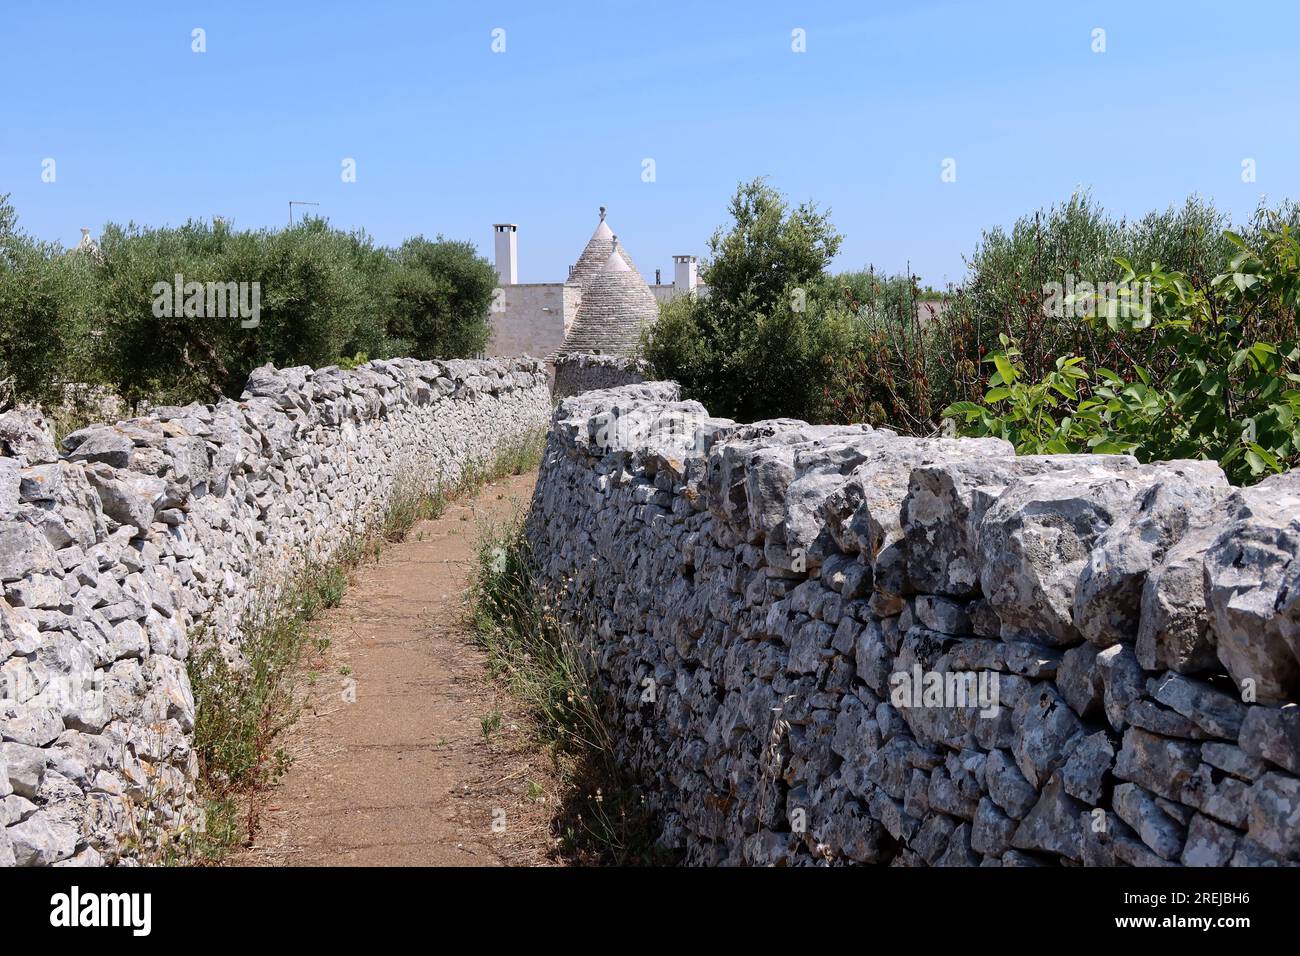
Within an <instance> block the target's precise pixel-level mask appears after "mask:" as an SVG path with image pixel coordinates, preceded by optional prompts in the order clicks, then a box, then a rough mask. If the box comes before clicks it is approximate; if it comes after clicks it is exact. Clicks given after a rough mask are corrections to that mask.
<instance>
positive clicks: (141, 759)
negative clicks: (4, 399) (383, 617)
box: [0, 359, 551, 866]
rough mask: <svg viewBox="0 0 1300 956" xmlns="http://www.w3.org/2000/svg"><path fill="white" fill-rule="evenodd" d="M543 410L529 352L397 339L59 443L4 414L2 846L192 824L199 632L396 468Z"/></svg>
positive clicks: (336, 538)
mask: <svg viewBox="0 0 1300 956" xmlns="http://www.w3.org/2000/svg"><path fill="white" fill-rule="evenodd" d="M550 410H551V400H550V389H549V381H548V376H547V374H546V371H545V368H544V367H543V366H542V365H541V364H540V363H538V362H535V361H532V360H530V359H524V360H500V361H497V360H492V361H475V362H470V361H448V362H438V363H432V362H419V361H415V360H411V359H395V360H391V361H377V362H370V363H368V364H366V365H364V366H361V367H360V368H358V369H355V370H352V371H342V370H340V369H337V368H326V369H319V370H312V369H309V368H291V369H281V370H276V369H274V368H271V367H270V366H267V367H264V368H260V369H258V370H257V371H255V372H254V373H253V375H252V376H251V377H250V379H249V382H248V386H247V390H246V392H245V393H244V395H243V396H242V397H241V398H240V399H239V400H238V401H233V400H222V401H220V402H218V403H217V404H215V405H188V406H185V407H169V408H154V409H153V410H152V412H151V414H150V415H149V416H148V417H145V418H137V419H133V420H131V421H123V422H119V423H117V424H116V425H109V426H97V427H93V428H87V429H84V430H82V431H79V432H76V433H75V434H73V435H71V436H69V437H68V438H67V439H66V440H65V442H64V449H65V454H63V455H59V454H57V453H55V451H54V448H53V446H52V444H51V443H50V442H49V440H48V436H47V435H45V434H44V432H43V430H42V427H41V423H40V422H39V420H37V419H35V418H33V417H31V416H27V417H26V418H24V417H23V416H22V415H21V414H18V413H14V414H11V415H10V416H6V417H4V418H3V419H0V452H2V453H3V455H4V457H0V587H3V597H2V598H0V866H2V865H13V864H15V863H16V864H18V865H51V864H52V865H69V864H99V863H113V862H123V863H129V862H134V861H136V860H137V859H140V858H141V856H142V855H141V854H140V853H139V852H138V850H139V849H141V848H143V849H147V848H148V845H149V843H150V841H151V840H154V839H156V837H157V835H159V834H164V833H168V832H172V831H175V830H176V829H177V828H179V827H182V826H186V825H195V824H196V823H197V822H198V812H197V808H196V806H195V801H194V796H195V794H194V781H195V773H196V760H195V755H194V752H193V747H192V743H193V728H194V721H195V712H194V698H193V694H192V690H191V686H190V681H189V677H188V675H187V670H186V659H187V657H188V656H189V655H190V653H191V650H192V648H193V644H194V642H195V640H196V639H198V638H199V636H200V634H201V635H202V639H203V640H213V641H217V642H219V644H220V646H221V647H222V648H223V650H224V652H225V653H226V656H227V657H228V658H229V659H231V660H232V661H234V662H236V663H238V661H239V658H240V650H239V643H240V637H241V635H242V634H243V633H244V632H245V631H244V627H245V624H246V622H247V621H248V620H249V618H250V616H252V615H254V614H255V613H257V612H258V609H259V608H266V607H269V606H272V605H273V604H274V602H275V600H276V598H277V596H278V593H279V590H280V588H281V587H282V586H283V585H284V583H285V582H286V581H287V580H289V579H290V578H291V576H292V575H293V574H294V573H295V572H296V571H297V570H299V569H301V568H303V567H304V566H305V565H306V563H307V562H323V561H325V560H327V559H328V558H329V557H330V555H331V554H333V552H334V551H335V549H337V548H338V546H339V545H340V544H342V543H343V542H345V541H347V540H349V539H350V538H352V537H353V536H354V535H356V534H357V533H358V532H361V531H363V530H364V529H366V528H367V527H368V526H370V525H372V524H373V523H374V522H376V521H378V520H379V519H380V518H381V517H382V515H383V514H384V512H385V510H386V507H387V505H388V502H389V500H390V498H391V496H392V495H393V493H394V490H395V489H398V488H401V489H414V488H415V487H417V486H419V487H423V488H425V489H431V488H432V487H433V486H435V485H436V484H438V483H439V482H454V481H455V480H456V479H457V478H458V477H460V475H461V474H462V473H463V472H464V469H465V468H466V467H467V465H469V464H470V463H472V462H484V461H486V460H488V459H490V458H491V457H492V455H493V453H494V451H495V450H496V449H497V448H499V447H500V446H501V445H502V443H504V442H506V441H510V440H512V439H516V438H518V437H520V436H521V435H522V434H523V433H524V432H526V431H528V430H531V429H540V428H544V427H545V425H546V421H547V416H548V415H549V414H550ZM144 858H147V855H145V857H144Z"/></svg>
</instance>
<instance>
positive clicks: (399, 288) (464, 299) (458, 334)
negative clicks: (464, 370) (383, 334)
mask: <svg viewBox="0 0 1300 956" xmlns="http://www.w3.org/2000/svg"><path fill="white" fill-rule="evenodd" d="M388 282H389V285H388V298H389V301H388V305H387V308H388V322H387V334H388V337H389V339H390V341H391V343H392V344H391V348H392V349H393V350H394V351H395V352H397V353H398V354H401V355H408V356H412V357H414V358H421V359H435V358H457V357H464V356H469V355H477V354H480V353H481V352H483V350H484V349H485V348H486V347H487V343H488V339H489V337H490V336H491V332H492V327H491V324H490V323H489V321H488V309H489V307H490V306H491V304H492V295H493V290H494V289H495V288H496V286H497V274H496V270H495V269H494V268H493V267H492V266H491V265H490V264H489V263H488V262H487V260H486V259H484V258H482V257H481V256H480V255H479V254H478V253H477V252H476V251H475V249H474V246H473V244H471V243H468V242H452V241H449V240H446V239H443V238H442V237H441V236H439V237H438V239H437V241H436V242H430V241H429V240H428V239H424V238H420V237H416V238H414V239H408V240H406V242H404V243H402V245H401V248H399V249H398V250H397V251H396V252H395V253H394V254H393V269H392V273H391V275H390V276H389V280H388Z"/></svg>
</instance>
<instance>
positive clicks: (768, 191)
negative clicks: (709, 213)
mask: <svg viewBox="0 0 1300 956" xmlns="http://www.w3.org/2000/svg"><path fill="white" fill-rule="evenodd" d="M729 211H730V215H731V220H732V221H731V224H730V226H729V227H727V228H725V229H724V228H719V229H718V230H717V231H716V232H715V233H714V234H713V237H712V238H711V239H710V240H709V250H710V255H709V257H708V258H707V260H706V261H705V263H704V267H703V279H704V282H705V283H706V284H707V285H708V287H709V293H708V295H707V296H704V297H698V298H697V297H690V298H679V299H676V300H674V301H673V302H672V303H670V304H668V305H666V306H665V307H664V308H663V309H662V311H661V314H660V318H659V321H658V322H657V323H656V324H655V325H654V326H653V327H652V328H651V329H650V330H648V331H647V333H646V337H645V339H644V341H643V351H644V354H645V357H646V359H647V360H648V361H649V362H650V364H651V366H652V368H653V369H654V372H655V374H656V375H657V376H658V377H661V378H671V379H674V380H676V381H677V382H679V383H681V385H682V389H683V392H684V394H685V395H687V396H688V397H691V398H696V399H699V400H700V401H702V402H703V403H704V404H705V405H706V406H708V408H709V410H710V411H712V412H713V413H714V414H716V415H727V416H730V417H732V418H737V419H740V420H743V421H753V420H756V419H761V418H774V417H778V416H792V417H797V418H807V419H812V420H824V418H825V416H826V415H827V413H828V407H829V406H828V403H829V391H828V389H829V385H830V383H831V381H832V375H831V366H830V363H829V362H828V356H830V355H833V354H838V353H842V352H843V351H844V350H846V349H848V348H849V347H850V345H851V335H850V333H851V328H850V325H849V321H848V314H847V312H846V310H844V309H843V308H842V306H840V304H839V302H838V301H837V300H836V298H835V292H834V289H833V287H832V285H831V283H830V282H829V280H828V278H827V275H826V268H827V266H828V265H829V264H830V261H831V259H832V258H834V256H835V253H836V252H837V251H838V249H839V247H840V242H841V237H840V235H839V234H838V233H837V232H836V231H835V229H834V227H833V226H832V225H831V222H830V218H829V216H828V215H827V214H826V213H823V212H820V211H818V210H817V208H816V207H815V206H813V205H812V204H810V203H804V204H802V205H800V206H797V207H795V208H790V206H789V205H788V204H787V202H786V200H785V198H784V197H783V196H781V194H780V193H778V192H777V191H776V190H774V189H772V188H771V187H770V186H768V185H767V184H766V183H765V182H764V181H763V180H762V179H757V180H754V181H753V182H750V183H744V184H742V185H741V186H740V187H739V188H738V189H737V191H736V194H735V196H734V197H733V198H732V200H731V204H730V208H729Z"/></svg>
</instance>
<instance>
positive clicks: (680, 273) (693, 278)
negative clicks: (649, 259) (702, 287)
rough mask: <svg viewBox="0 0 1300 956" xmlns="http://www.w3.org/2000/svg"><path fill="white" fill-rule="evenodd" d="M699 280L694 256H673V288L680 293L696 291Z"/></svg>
mask: <svg viewBox="0 0 1300 956" xmlns="http://www.w3.org/2000/svg"><path fill="white" fill-rule="evenodd" d="M699 281H700V280H699V278H698V277H697V275H696V265H695V257H694V256H673V289H675V290H676V292H677V294H678V295H683V294H685V293H687V292H692V291H694V289H695V287H696V286H697V285H699Z"/></svg>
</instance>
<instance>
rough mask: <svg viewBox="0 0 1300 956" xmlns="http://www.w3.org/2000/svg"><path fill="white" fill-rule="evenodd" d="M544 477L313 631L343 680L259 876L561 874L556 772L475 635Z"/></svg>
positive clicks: (404, 555)
mask: <svg viewBox="0 0 1300 956" xmlns="http://www.w3.org/2000/svg"><path fill="white" fill-rule="evenodd" d="M535 478H536V475H535V474H526V475H519V476H515V477H511V478H506V479H503V480H500V481H496V482H493V483H492V484H490V485H487V486H485V487H484V488H483V489H482V490H481V491H480V492H479V494H478V495H477V496H476V497H474V498H473V499H466V500H463V501H458V502H454V503H453V504H451V505H450V506H449V507H448V508H447V510H446V512H445V513H444V514H443V515H442V516H441V517H440V518H438V519H437V520H434V521H425V522H421V523H420V524H418V525H416V526H415V527H414V528H413V529H412V530H411V533H410V534H409V535H408V536H407V538H406V540H405V541H404V542H402V543H400V544H390V545H388V546H387V547H386V548H385V550H384V552H383V554H382V555H381V556H380V558H379V559H378V560H377V561H373V562H369V563H366V564H364V565H362V566H361V567H360V568H358V569H357V571H356V572H355V573H354V576H353V581H352V585H351V587H350V588H349V589H348V592H347V596H346V597H345V599H344V600H343V603H342V604H341V605H340V606H339V607H337V608H334V609H332V610H330V611H328V612H326V613H325V614H324V615H323V616H322V617H321V618H320V619H319V620H318V621H316V622H315V623H314V625H313V627H314V628H315V629H316V630H317V633H318V634H320V635H322V636H326V637H328V638H329V639H330V641H331V644H330V648H329V651H328V653H327V659H328V660H329V665H328V666H329V668H330V669H329V671H328V672H325V671H322V672H320V673H317V674H314V675H311V676H310V683H309V682H308V681H307V680H304V686H305V688H306V691H307V702H306V706H305V707H304V711H303V714H302V716H301V717H300V718H299V720H298V722H297V724H295V726H294V727H293V728H292V729H291V730H290V731H289V732H288V734H287V735H286V740H285V749H286V750H287V751H288V753H289V754H290V756H291V757H292V758H293V761H294V762H293V766H292V768H291V769H290V770H289V772H288V773H287V774H286V775H285V777H284V778H283V779H282V781H281V782H280V784H279V785H278V786H276V787H275V788H274V789H272V790H271V791H270V792H269V794H267V795H266V799H265V802H264V806H263V809H262V814H261V819H260V823H261V826H260V829H259V831H258V833H257V835H256V838H255V840H254V843H253V846H252V847H250V848H248V849H246V850H243V851H241V852H239V853H237V854H235V855H234V856H233V857H232V858H231V860H230V861H229V862H230V863H232V864H235V865H244V866H346V865H363V866H366V865H369V866H415V865H434V866H502V865H504V866H526V865H550V864H552V863H553V862H554V861H553V860H552V859H551V857H550V850H551V847H552V843H553V840H552V838H551V836H550V833H549V824H550V820H551V817H552V811H553V808H554V806H555V800H556V796H555V787H554V781H553V778H552V776H551V770H550V761H549V759H548V758H547V756H546V755H545V754H544V753H538V752H537V751H536V750H535V749H534V748H532V747H530V746H529V742H528V739H527V735H526V726H527V725H526V722H525V720H524V717H523V714H522V713H521V711H520V708H519V706H518V705H517V704H516V703H515V702H514V701H513V700H512V699H511V698H510V697H509V696H508V695H507V694H506V693H505V692H504V691H503V690H502V689H501V688H500V687H497V686H495V685H494V684H493V682H492V680H491V679H490V677H489V675H488V671H487V666H486V656H485V654H484V652H483V650H482V649H481V648H480V647H478V646H477V645H476V644H475V643H474V640H473V637H472V636H471V634H470V633H469V632H468V630H467V628H466V627H465V626H464V623H463V620H464V615H465V613H466V609H467V604H466V590H467V587H468V585H469V582H470V576H471V573H472V569H473V566H474V559H475V552H476V542H477V541H478V539H479V535H480V533H481V530H482V528H483V527H484V526H485V525H488V524H493V523H501V522H505V521H507V520H509V519H510V517H511V515H512V514H513V513H520V512H522V510H523V509H525V508H526V507H527V504H528V499H529V496H530V495H531V494H532V488H533V483H534V480H535Z"/></svg>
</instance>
